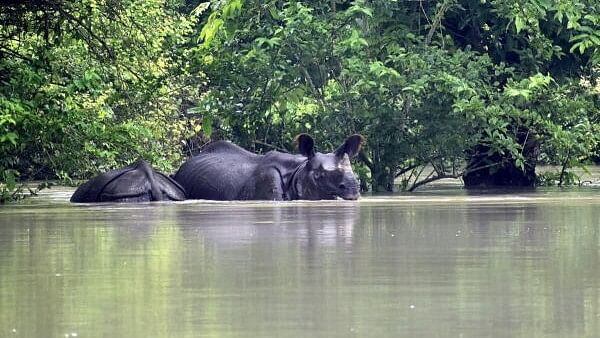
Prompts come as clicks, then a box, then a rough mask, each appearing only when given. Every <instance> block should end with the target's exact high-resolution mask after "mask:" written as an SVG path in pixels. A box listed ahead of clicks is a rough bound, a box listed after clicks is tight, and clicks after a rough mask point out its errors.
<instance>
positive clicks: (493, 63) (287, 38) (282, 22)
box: [0, 0, 600, 200]
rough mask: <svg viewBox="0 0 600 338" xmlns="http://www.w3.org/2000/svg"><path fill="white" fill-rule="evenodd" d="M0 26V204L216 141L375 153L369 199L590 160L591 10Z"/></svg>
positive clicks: (441, 10)
mask: <svg viewBox="0 0 600 338" xmlns="http://www.w3.org/2000/svg"><path fill="white" fill-rule="evenodd" d="M5 3H6V4H5V5H3V6H2V8H1V10H0V32H1V34H0V57H1V58H0V81H1V83H2V84H1V86H0V181H1V182H3V183H2V185H0V195H1V196H2V197H0V199H2V200H5V199H7V198H9V197H10V196H12V195H13V194H14V192H15V189H18V188H17V181H18V180H19V179H20V180H23V179H62V180H66V181H69V180H70V179H71V178H88V177H90V176H91V175H94V174H96V173H98V172H101V171H105V170H107V169H109V168H114V167H119V166H122V165H125V164H127V163H130V162H132V161H134V160H135V159H136V158H137V157H143V158H145V159H147V160H149V161H150V162H152V164H153V165H154V166H156V167H157V168H159V169H161V170H167V171H170V170H173V169H174V168H176V167H177V166H178V165H179V163H181V161H182V159H183V157H184V156H186V155H189V154H190V153H192V152H194V151H196V150H197V147H198V145H201V144H202V143H204V142H206V141H207V140H209V139H211V138H227V139H231V140H232V141H234V142H238V143H240V144H241V145H243V146H245V147H247V148H250V149H254V150H256V151H266V150H269V149H287V150H292V145H291V144H290V141H291V140H292V138H293V135H294V134H296V133H298V132H306V131H308V132H310V133H312V134H314V135H315V136H316V137H317V139H319V140H323V141H324V143H323V144H321V145H320V146H321V147H322V148H324V149H325V148H330V146H331V145H333V144H337V143H339V142H340V141H341V139H342V138H343V137H345V136H346V135H348V134H350V133H355V132H359V133H362V134H363V135H365V136H366V137H367V140H368V143H367V146H366V148H365V152H364V153H363V154H361V157H360V161H359V162H358V163H357V170H358V172H359V173H360V175H361V176H362V178H363V179H364V181H365V182H369V183H371V184H372V187H373V189H375V190H384V189H387V190H391V189H392V187H393V182H394V180H398V179H400V182H402V185H401V188H403V189H409V190H410V189H414V188H416V187H418V186H420V185H423V184H426V183H428V182H431V181H434V180H436V179H440V178H446V177H456V178H459V177H462V178H464V180H465V183H466V184H467V185H472V186H476V185H490V184H498V185H531V184H534V183H535V182H536V179H537V181H538V182H539V181H541V180H540V178H539V177H536V175H535V166H536V164H537V163H539V162H540V161H542V162H543V163H549V164H557V165H559V166H560V168H562V169H561V170H560V171H559V172H558V173H557V174H556V177H551V176H549V177H543V178H542V179H543V181H544V182H546V183H548V182H558V183H559V184H565V183H569V182H570V181H571V180H572V178H573V176H572V174H570V172H569V169H570V168H573V167H575V166H579V165H581V164H583V163H585V161H588V160H589V159H590V158H592V157H594V156H595V155H596V151H597V149H598V136H597V135H598V127H599V123H600V121H599V118H600V115H599V111H598V108H599V101H598V93H599V91H600V87H598V84H597V83H596V78H597V72H598V70H599V68H598V62H600V49H599V48H600V5H599V4H598V3H596V1H594V0H576V1H565V0H525V1H517V0H504V1H499V0H462V1H459V0H443V1H397V0H385V1H367V0H355V1H344V0H330V1H316V0H313V1H275V0H220V1H219V0H215V1H211V2H200V1H198V0H196V1H193V0H188V1H183V0H144V1H142V0H82V1H74V2H73V1H62V0H36V1H27V2H21V1H8V2H5Z"/></svg>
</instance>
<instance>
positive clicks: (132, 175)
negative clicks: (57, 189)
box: [71, 159, 185, 203]
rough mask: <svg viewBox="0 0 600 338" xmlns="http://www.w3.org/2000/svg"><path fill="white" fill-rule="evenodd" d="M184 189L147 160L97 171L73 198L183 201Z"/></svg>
mask: <svg viewBox="0 0 600 338" xmlns="http://www.w3.org/2000/svg"><path fill="white" fill-rule="evenodd" d="M184 199H185V191H184V190H183V188H182V187H181V186H180V185H179V184H178V183H177V182H175V181H174V180H173V179H172V178H170V177H168V176H167V175H165V174H163V173H160V172H158V171H156V170H154V169H152V167H151V166H150V165H149V164H148V163H147V162H146V161H144V160H141V159H140V160H138V161H137V162H135V163H134V164H132V165H130V166H127V167H125V168H121V169H116V170H111V171H108V172H106V173H104V174H101V175H98V176H96V177H94V178H92V179H91V180H89V181H87V182H86V183H84V184H83V185H82V186H80V187H79V188H78V189H77V190H76V191H75V193H73V196H71V202H76V203H93V202H147V201H183V200H184Z"/></svg>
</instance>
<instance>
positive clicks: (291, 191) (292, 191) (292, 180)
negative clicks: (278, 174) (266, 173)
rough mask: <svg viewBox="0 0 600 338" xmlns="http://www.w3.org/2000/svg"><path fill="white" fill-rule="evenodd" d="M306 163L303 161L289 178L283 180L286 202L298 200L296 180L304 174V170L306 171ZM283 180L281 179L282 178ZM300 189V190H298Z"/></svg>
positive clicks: (298, 193) (298, 192)
mask: <svg viewBox="0 0 600 338" xmlns="http://www.w3.org/2000/svg"><path fill="white" fill-rule="evenodd" d="M307 163H308V160H306V161H303V162H302V163H300V164H299V165H298V166H297V167H296V169H295V170H294V171H293V172H292V174H291V175H290V177H289V178H288V179H287V180H285V178H284V180H285V185H284V186H285V191H284V193H285V199H286V200H288V201H292V200H297V199H300V191H299V188H298V180H299V179H300V177H301V176H302V173H304V170H305V169H306V164H307ZM282 178H283V177H282ZM300 189H301V188H300Z"/></svg>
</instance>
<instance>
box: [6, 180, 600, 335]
mask: <svg viewBox="0 0 600 338" xmlns="http://www.w3.org/2000/svg"><path fill="white" fill-rule="evenodd" d="M56 196H59V197H58V198H56ZM62 196H63V195H60V193H59V194H58V195H55V196H54V197H55V198H54V199H53V198H52V196H44V197H42V198H41V199H38V200H34V201H33V202H30V204H29V205H17V206H4V207H0V337H5V336H6V337H13V336H14V337H64V336H65V335H72V334H76V335H77V336H79V337H90V336H93V337H103V336H115V337H123V336H132V337H198V336H212V337H229V336H250V337H258V336H260V337H264V336H271V337H281V336H299V337H311V336H327V337H329V336H339V337H347V336H359V337H365V336H370V337H381V336H444V337H446V336H466V337H481V336H507V337H514V336H533V337H535V336H555V337H586V336H587V337H592V336H596V335H597V332H600V324H599V323H600V269H598V266H600V258H599V255H600V241H599V230H600V227H599V221H598V220H600V211H599V210H600V208H599V207H600V198H596V196H600V191H593V190H587V191H583V192H582V191H571V192H562V193H557V192H553V191H538V192H519V193H515V194H509V195H498V194H483V195H477V194H476V195H472V194H469V195H467V194H464V193H462V192H458V193H456V191H455V192H454V193H448V192H447V191H445V192H436V191H428V192H426V193H422V194H417V195H400V196H387V197H386V196H377V197H367V198H364V199H362V200H361V201H358V202H347V201H334V202H310V203H208V202H197V201H195V202H184V203H157V204H137V205H83V206H81V205H70V204H68V203H66V199H64V198H63V197H62ZM13 330H14V332H13Z"/></svg>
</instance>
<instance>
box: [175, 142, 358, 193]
mask: <svg viewBox="0 0 600 338" xmlns="http://www.w3.org/2000/svg"><path fill="white" fill-rule="evenodd" d="M363 139H364V138H363V137H362V136H361V135H352V136H350V137H348V138H347V139H346V141H345V142H344V144H342V145H341V146H340V147H339V148H338V149H337V150H335V151H334V152H332V153H327V154H322V153H318V152H315V149H314V140H313V139H312V137H310V136H309V135H307V134H300V135H298V136H297V137H296V139H295V142H297V143H298V148H299V150H300V154H299V155H292V154H286V153H281V152H277V151H270V152H268V153H266V154H265V155H257V154H254V153H251V152H249V151H246V150H244V149H242V148H241V147H239V146H237V145H235V144H233V143H231V142H227V141H217V142H214V143H211V144H209V145H208V146H207V147H206V148H205V149H204V150H203V151H202V152H201V153H200V154H198V155H196V156H194V157H192V158H191V159H189V160H188V161H187V162H185V163H184V164H183V165H182V166H181V168H179V170H178V171H177V173H176V174H175V176H174V178H175V180H176V181H177V182H179V184H181V186H182V187H183V188H184V189H185V191H186V194H187V195H186V196H187V198H188V199H208V200H226V201H229V200H276V201H281V200H321V199H335V198H336V197H341V198H343V199H347V200H355V199H357V198H359V196H360V193H359V184H358V181H357V179H356V177H355V176H354V173H353V172H352V166H351V165H350V158H352V157H354V156H356V154H357V153H358V152H359V150H360V146H361V144H362V142H363Z"/></svg>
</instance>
